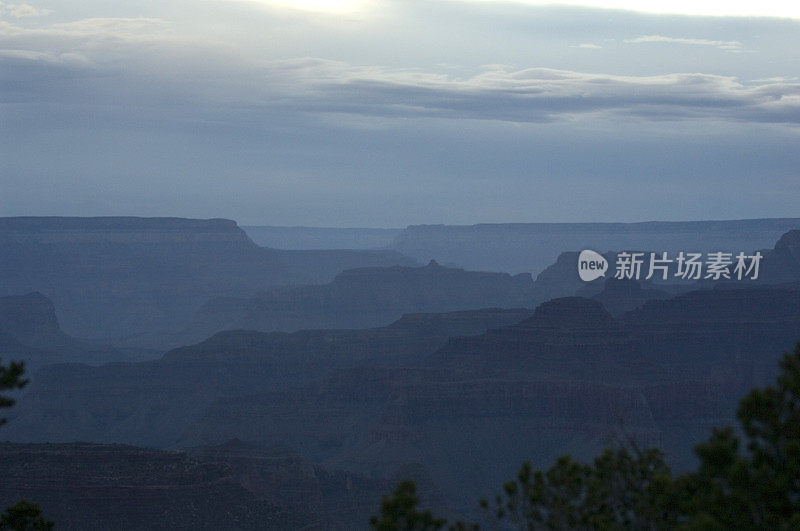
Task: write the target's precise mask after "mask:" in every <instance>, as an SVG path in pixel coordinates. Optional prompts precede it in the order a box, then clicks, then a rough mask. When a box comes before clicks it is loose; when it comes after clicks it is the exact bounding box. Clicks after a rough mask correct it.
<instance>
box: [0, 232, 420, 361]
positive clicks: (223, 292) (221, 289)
mask: <svg viewBox="0 0 800 531" xmlns="http://www.w3.org/2000/svg"><path fill="white" fill-rule="evenodd" d="M412 263H413V261H412V260H410V259H407V258H404V257H403V256H401V255H399V254H398V253H395V252H390V251H279V250H275V249H264V248H261V247H258V246H257V245H255V244H254V243H253V242H252V241H250V239H249V238H248V237H247V235H246V234H245V233H244V231H242V230H241V229H240V228H239V227H238V226H237V225H236V223H235V222H233V221H230V220H223V219H211V220H192V219H180V218H0V296H3V295H18V294H20V293H28V292H32V291H38V292H41V293H43V294H44V295H45V296H47V297H48V298H50V299H51V300H52V301H53V302H54V303H55V307H56V309H57V312H58V315H59V320H60V321H61V323H62V325H63V326H64V328H65V330H67V331H68V332H69V333H70V334H73V335H75V336H77V337H82V338H90V339H97V340H104V341H108V340H112V339H113V340H114V341H116V342H123V340H124V339H125V338H131V337H133V336H137V335H142V334H151V337H149V338H148V339H149V341H150V345H153V344H157V343H158V338H157V337H155V335H154V334H155V333H156V332H159V333H160V332H165V331H174V330H177V329H179V328H182V327H184V326H186V325H187V324H188V323H189V322H190V321H191V318H192V316H193V314H194V312H195V311H196V310H197V308H198V307H199V306H200V305H201V304H202V303H203V302H205V301H207V300H208V299H210V298H213V297H220V296H239V297H244V296H249V295H251V294H252V293H254V292H256V291H259V290H263V289H266V288H268V287H271V286H276V285H286V284H296V283H314V282H316V283H318V282H327V281H330V280H331V279H332V278H333V277H334V275H336V274H337V273H339V272H340V271H342V270H344V269H347V268H353V267H363V266H378V265H394V264H406V265H410V264H412ZM150 345H148V346H150ZM140 346H141V345H140ZM156 346H158V345H156Z"/></svg>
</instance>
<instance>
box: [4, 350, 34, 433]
mask: <svg viewBox="0 0 800 531" xmlns="http://www.w3.org/2000/svg"><path fill="white" fill-rule="evenodd" d="M24 372H25V364H24V363H23V362H21V361H16V362H15V361H12V362H11V363H9V364H8V366H5V365H0V392H2V391H11V390H14V389H22V388H23V387H25V386H26V385H27V384H28V380H24V379H23V378H22V375H23V373H24ZM13 405H14V400H12V399H11V398H8V397H5V396H2V395H0V408H8V407H11V406H13ZM5 423H6V419H5V418H4V417H0V425H3V424H5Z"/></svg>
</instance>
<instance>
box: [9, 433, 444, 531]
mask: <svg viewBox="0 0 800 531" xmlns="http://www.w3.org/2000/svg"><path fill="white" fill-rule="evenodd" d="M0 476H2V478H3V481H2V483H0V505H2V506H3V507H5V506H8V505H10V504H11V503H14V502H16V501H17V500H19V499H22V498H24V499H33V500H36V501H37V503H38V504H39V505H40V506H41V508H42V510H43V512H44V514H46V515H48V517H49V518H51V519H53V520H54V521H55V522H57V529H65V530H103V531H105V530H108V529H130V530H146V529H147V530H149V529H164V530H167V529H253V530H255V529H286V530H289V529H306V528H307V529H343V530H344V529H354V528H361V527H363V526H364V520H363V518H360V515H362V514H365V513H367V512H368V511H370V510H372V508H373V507H374V506H375V504H376V503H377V502H378V500H380V496H381V494H382V493H383V492H385V491H386V489H387V488H390V485H391V481H389V480H371V479H367V478H364V477H362V476H359V475H357V474H352V473H347V472H342V471H337V470H329V469H325V468H322V467H319V466H314V465H312V464H311V463H308V462H307V461H305V460H304V459H303V458H301V457H300V456H298V455H296V454H293V453H291V452H289V451H287V450H286V449H281V448H269V449H268V448H259V447H255V446H251V445H247V444H244V443H242V442H241V441H238V440H233V441H229V442H227V443H226V444H223V445H219V446H205V447H197V448H191V449H188V450H187V451H185V452H169V451H163V450H151V449H146V448H137V447H133V446H125V445H119V444H114V445H98V444H88V443H71V444H12V443H3V444H0ZM414 477H417V478H419V479H421V480H423V481H424V480H425V477H424V475H421V474H416V475H414ZM429 499H430V500H432V501H433V502H435V501H436V498H435V497H429Z"/></svg>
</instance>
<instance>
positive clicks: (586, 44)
mask: <svg viewBox="0 0 800 531" xmlns="http://www.w3.org/2000/svg"><path fill="white" fill-rule="evenodd" d="M575 48H586V49H587V50H599V49H600V48H602V46H600V45H597V44H592V43H590V42H582V43H581V44H577V45H575Z"/></svg>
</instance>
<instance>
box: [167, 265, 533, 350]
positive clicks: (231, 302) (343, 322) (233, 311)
mask: <svg viewBox="0 0 800 531" xmlns="http://www.w3.org/2000/svg"><path fill="white" fill-rule="evenodd" d="M532 289H533V281H532V280H531V277H530V275H524V274H521V275H517V276H511V275H508V274H506V273H484V272H478V271H464V270H463V269H457V268H450V267H444V266H441V265H439V264H437V263H436V262H435V261H431V262H430V263H429V264H428V265H426V266H424V267H402V266H394V267H380V268H359V269H350V270H346V271H343V272H342V273H339V274H338V275H336V278H335V279H334V280H333V281H332V282H331V283H329V284H323V285H317V286H298V287H288V288H277V289H272V290H269V291H265V292H262V293H259V294H257V295H256V296H254V297H252V298H249V299H238V300H237V299H230V298H227V299H215V300H212V301H210V302H209V303H207V304H206V305H204V306H203V308H201V309H200V311H198V313H197V315H196V316H195V320H194V322H193V324H192V326H191V327H190V328H188V329H187V330H185V331H184V332H183V334H182V335H181V336H180V337H181V338H182V339H189V340H195V341H196V340H198V339H201V338H203V337H207V336H208V335H209V334H211V333H213V332H216V331H218V330H224V329H235V328H244V329H250V330H261V331H273V330H280V331H295V330H299V329H310V328H331V329H334V328H368V327H374V326H384V325H387V324H389V323H391V322H392V321H395V320H396V319H399V318H400V317H401V316H402V315H403V314H405V313H411V312H450V311H455V310H466V309H473V308H486V307H505V308H514V307H532V306H535V304H534V302H535V301H534V298H533V296H532Z"/></svg>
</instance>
